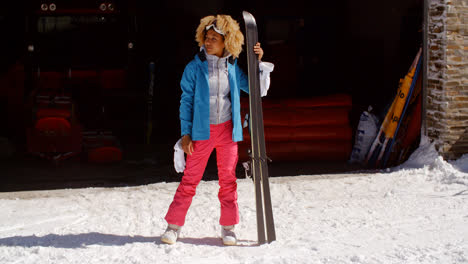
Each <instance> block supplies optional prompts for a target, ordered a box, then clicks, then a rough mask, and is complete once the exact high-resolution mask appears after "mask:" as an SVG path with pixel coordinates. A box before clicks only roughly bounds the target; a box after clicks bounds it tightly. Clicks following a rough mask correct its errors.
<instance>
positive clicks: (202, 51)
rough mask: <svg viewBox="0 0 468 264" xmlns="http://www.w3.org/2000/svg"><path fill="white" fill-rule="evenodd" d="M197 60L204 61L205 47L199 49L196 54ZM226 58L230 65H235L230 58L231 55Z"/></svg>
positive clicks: (233, 60)
mask: <svg viewBox="0 0 468 264" xmlns="http://www.w3.org/2000/svg"><path fill="white" fill-rule="evenodd" d="M197 55H198V58H199V59H200V60H201V61H202V62H203V61H206V52H205V46H202V47H201V48H200V52H198V54H197ZM226 57H228V58H227V61H228V62H229V63H230V64H231V65H234V63H235V61H236V60H235V59H234V58H233V57H232V55H231V54H228V55H227V56H226Z"/></svg>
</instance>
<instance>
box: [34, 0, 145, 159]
mask: <svg viewBox="0 0 468 264" xmlns="http://www.w3.org/2000/svg"><path fill="white" fill-rule="evenodd" d="M125 3H126V2H125V1H114V0H106V1H87V0H84V1H62V0H56V1H53V0H49V1H31V5H32V8H31V9H30V10H31V13H30V14H29V15H28V20H27V21H28V24H27V30H26V33H27V41H28V57H27V60H26V63H25V72H26V82H25V83H26V85H25V90H26V92H25V93H26V94H27V96H26V100H27V101H28V103H29V104H28V105H29V107H30V111H31V119H30V121H31V122H29V125H28V126H27V128H26V131H27V133H26V137H27V150H28V152H30V153H32V154H35V155H39V156H41V157H44V158H47V159H50V160H54V161H60V160H62V159H65V158H68V157H71V156H74V155H77V154H80V153H83V152H84V154H87V155H86V158H87V160H89V161H92V162H99V163H102V162H114V161H120V160H121V159H122V155H123V153H122V148H121V145H120V142H119V140H118V139H117V137H116V136H115V133H114V132H116V131H117V132H119V131H118V129H121V128H123V127H125V126H126V125H130V126H131V127H135V125H134V124H132V123H131V122H128V120H126V119H125V118H126V117H124V116H122V115H121V114H120V113H122V112H125V111H123V110H122V109H126V107H128V108H130V109H133V108H134V107H133V105H132V103H133V104H134V103H135V101H138V100H140V99H141V98H139V97H138V96H139V95H140V94H141V93H140V92H138V91H135V89H136V87H138V86H137V85H129V81H131V80H129V79H128V72H129V71H131V70H132V69H134V63H133V62H134V61H135V60H134V59H133V57H134V38H135V36H134V33H135V30H134V27H132V26H135V25H134V24H133V22H134V19H129V16H130V14H128V13H124V12H121V10H123V9H119V7H121V6H122V5H124V4H125ZM119 4H120V6H119ZM125 10H128V8H125ZM129 21H131V22H129ZM132 63H133V64H132ZM131 89H133V90H131ZM135 94H136V96H135ZM135 98H136V100H135ZM132 100H133V101H132ZM122 102H123V103H122ZM119 110H120V112H119ZM127 112H131V110H128V109H127ZM112 113H116V114H115V116H112ZM117 134H118V133H117Z"/></svg>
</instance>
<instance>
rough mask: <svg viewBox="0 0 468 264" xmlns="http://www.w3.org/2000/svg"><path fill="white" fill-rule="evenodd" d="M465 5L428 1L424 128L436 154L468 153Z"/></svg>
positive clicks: (462, 2) (467, 10)
mask: <svg viewBox="0 0 468 264" xmlns="http://www.w3.org/2000/svg"><path fill="white" fill-rule="evenodd" d="M467 33H468V4H467V2H466V0H430V1H429V13H428V65H427V66H428V67H427V68H428V72H427V90H426V92H427V98H426V100H427V101H426V125H427V133H428V136H429V137H430V138H431V139H433V140H435V141H436V147H437V149H438V151H439V153H440V154H441V155H442V156H444V157H445V158H446V159H454V158H457V157H459V156H461V155H462V154H465V153H468V85H467V75H468V70H467V64H468V63H467V56H466V54H467V53H468V49H467V43H468V36H467Z"/></svg>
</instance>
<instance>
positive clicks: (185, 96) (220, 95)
mask: <svg viewBox="0 0 468 264" xmlns="http://www.w3.org/2000/svg"><path fill="white" fill-rule="evenodd" d="M196 41H197V42H198V44H199V46H200V47H201V49H200V52H199V53H198V54H197V55H196V56H195V58H194V59H193V60H192V61H191V62H189V63H188V64H187V66H186V68H185V70H184V73H183V75H182V80H181V83H180V85H181V88H182V96H181V101H180V121H181V134H182V139H181V142H182V143H181V145H182V149H183V151H184V152H185V153H186V154H187V163H186V167H185V170H184V176H183V177H182V181H181V182H180V184H179V187H178V188H177V191H176V194H175V196H174V200H173V202H172V203H171V205H170V206H169V210H168V212H167V215H166V217H165V219H166V221H167V223H168V227H167V229H166V231H165V233H164V234H163V236H162V237H161V241H162V242H164V243H167V244H174V243H175V242H176V241H177V238H178V236H179V234H180V230H181V227H182V226H183V225H184V223H185V216H186V214H187V211H188V209H189V207H190V204H191V202H192V197H193V196H194V195H195V190H196V187H197V185H198V183H199V182H200V180H201V178H202V176H203V173H204V170H205V167H206V164H207V162H208V159H209V157H210V154H211V152H212V151H213V149H215V148H216V154H217V155H216V156H217V165H218V178H219V185H220V189H219V193H218V197H219V201H220V203H221V217H220V220H219V222H220V224H221V226H222V228H221V231H222V232H221V235H222V239H223V243H224V244H225V245H235V244H236V243H237V239H236V235H235V233H234V226H235V225H236V224H238V223H239V209H238V205H237V183H236V174H235V169H236V164H237V159H238V153H237V142H238V141H242V125H241V116H240V90H241V89H242V90H243V91H245V92H248V91H249V87H248V80H247V78H246V75H245V74H244V73H243V72H242V70H241V69H240V68H239V66H238V65H237V58H238V57H239V54H240V53H241V51H242V45H243V44H244V36H243V35H242V32H241V31H240V29H239V24H238V23H237V22H236V21H235V20H234V19H232V18H231V17H230V16H228V15H216V16H207V17H204V18H202V19H201V21H200V25H199V26H198V28H197V31H196ZM254 52H255V53H256V54H257V55H258V58H259V60H260V59H261V58H262V57H263V50H262V48H261V47H260V43H257V44H256V45H255V47H254ZM265 66H269V67H270V69H269V71H268V72H267V71H266V70H264V71H263V73H262V76H261V80H262V82H261V83H263V84H262V85H261V86H262V87H263V90H265V89H268V86H269V72H270V71H272V70H273V69H272V68H273V65H272V64H271V63H269V64H268V63H261V66H260V69H261V70H262V69H263V68H265ZM262 94H266V91H263V92H262Z"/></svg>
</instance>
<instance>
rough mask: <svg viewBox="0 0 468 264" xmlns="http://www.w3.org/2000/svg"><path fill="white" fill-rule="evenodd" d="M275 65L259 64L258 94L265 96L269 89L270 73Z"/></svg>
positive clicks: (269, 63) (268, 63)
mask: <svg viewBox="0 0 468 264" xmlns="http://www.w3.org/2000/svg"><path fill="white" fill-rule="evenodd" d="M274 67H275V65H274V64H273V63H271V62H263V61H262V62H260V64H259V68H260V94H261V96H262V97H263V96H266V95H267V93H268V89H269V88H270V72H272V71H273V68H274Z"/></svg>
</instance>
